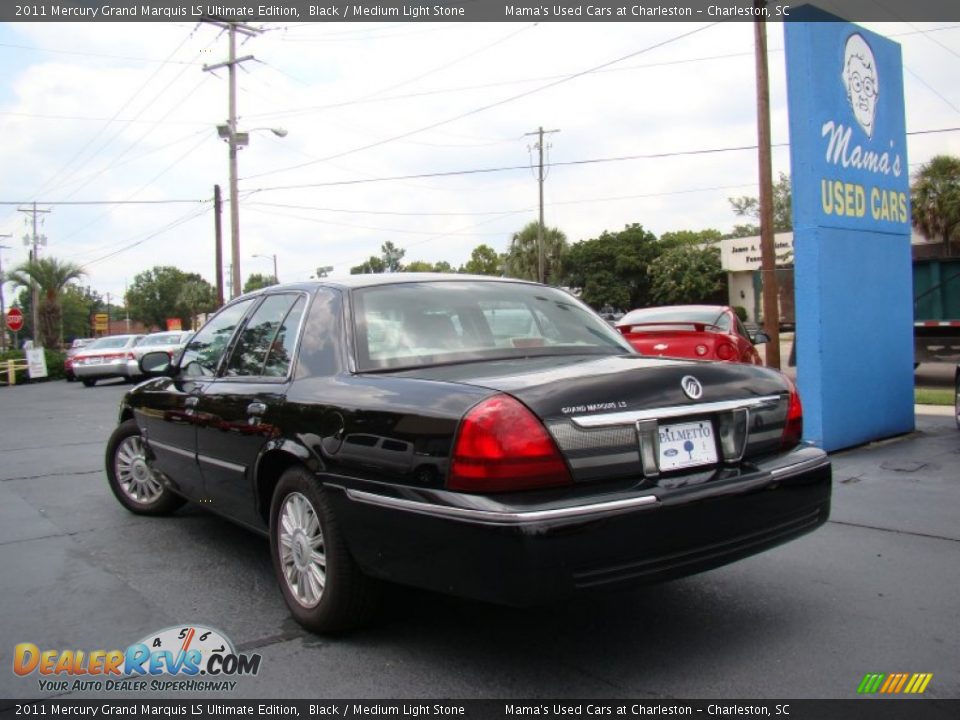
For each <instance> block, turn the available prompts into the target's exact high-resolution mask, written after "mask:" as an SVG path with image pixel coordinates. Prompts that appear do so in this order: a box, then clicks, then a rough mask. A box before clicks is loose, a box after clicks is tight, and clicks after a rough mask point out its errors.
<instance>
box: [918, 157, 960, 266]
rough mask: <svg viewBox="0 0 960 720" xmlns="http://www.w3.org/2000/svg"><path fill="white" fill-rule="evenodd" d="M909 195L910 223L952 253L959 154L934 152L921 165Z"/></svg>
mask: <svg viewBox="0 0 960 720" xmlns="http://www.w3.org/2000/svg"><path fill="white" fill-rule="evenodd" d="M910 196H911V204H912V213H913V226H914V227H915V228H916V229H917V230H918V231H920V232H921V233H923V235H924V236H925V237H927V238H929V239H931V240H934V239H936V240H940V241H941V242H943V249H944V252H946V253H947V254H948V255H952V254H953V248H952V243H953V242H954V241H956V240H958V239H960V158H956V157H952V156H950V155H937V156H935V157H934V158H932V159H931V160H930V162H928V163H925V164H923V165H921V166H920V169H919V170H917V172H916V174H915V175H914V176H913V184H912V185H911V186H910Z"/></svg>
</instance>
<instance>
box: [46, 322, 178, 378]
mask: <svg viewBox="0 0 960 720" xmlns="http://www.w3.org/2000/svg"><path fill="white" fill-rule="evenodd" d="M190 335H191V333H190V332H183V331H175V332H158V333H151V334H149V335H137V334H133V335H108V336H106V337H102V338H97V339H82V340H74V345H79V346H78V347H71V349H70V351H68V353H67V357H66V359H65V360H64V370H65V371H66V374H67V380H74V379H79V380H80V381H81V382H82V383H83V384H84V385H85V386H87V387H92V386H93V385H95V384H96V382H97V380H106V379H108V378H118V377H120V378H125V379H127V380H136V379H137V378H139V377H140V376H141V372H140V366H139V361H140V358H141V357H142V356H143V355H144V354H145V353H147V352H153V351H161V352H166V353H167V354H168V355H169V356H171V357H172V356H173V354H174V353H175V352H176V351H177V350H179V349H180V348H182V347H183V345H184V344H185V343H186V341H187V338H189V337H190Z"/></svg>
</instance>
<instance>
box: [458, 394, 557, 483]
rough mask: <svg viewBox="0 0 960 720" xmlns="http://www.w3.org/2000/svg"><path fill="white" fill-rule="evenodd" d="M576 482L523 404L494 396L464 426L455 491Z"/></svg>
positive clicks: (542, 427) (464, 421)
mask: <svg viewBox="0 0 960 720" xmlns="http://www.w3.org/2000/svg"><path fill="white" fill-rule="evenodd" d="M572 482H573V480H572V479H571V477H570V472H569V470H567V465H566V463H565V462H564V461H563V458H562V457H561V456H560V451H559V450H558V449H557V446H556V444H555V443H554V442H553V439H552V438H551V437H550V435H549V434H548V433H547V429H546V428H545V427H544V426H543V424H542V423H541V422H540V421H539V420H538V419H537V418H536V416H534V414H533V413H532V412H530V411H529V410H528V409H527V408H526V407H525V406H524V405H522V404H521V403H520V402H519V401H518V400H515V399H514V398H512V397H510V396H508V395H495V396H494V397H492V398H489V399H487V400H484V401H483V402H481V403H480V404H478V405H477V406H475V407H474V408H473V409H472V410H470V412H468V413H467V415H466V417H464V418H463V421H462V422H461V423H460V431H459V433H458V434H457V440H456V442H455V443H454V446H453V458H452V460H451V463H450V474H449V477H448V478H447V487H448V488H450V489H451V490H462V491H466V492H502V491H509V490H529V489H532V488H545V487H557V486H560V485H570V484H572Z"/></svg>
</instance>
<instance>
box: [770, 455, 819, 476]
mask: <svg viewBox="0 0 960 720" xmlns="http://www.w3.org/2000/svg"><path fill="white" fill-rule="evenodd" d="M829 465H830V457H829V456H828V455H827V454H826V453H823V454H821V455H817V456H816V457H812V458H806V459H804V460H801V461H800V462H795V463H793V464H792V465H785V466H784V467H778V468H774V469H773V470H771V471H770V475H771V476H773V479H774V480H783V479H784V478H789V477H793V476H794V475H799V474H801V473H805V472H809V471H811V470H818V469H820V468H822V467H827V466H829Z"/></svg>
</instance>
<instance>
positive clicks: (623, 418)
mask: <svg viewBox="0 0 960 720" xmlns="http://www.w3.org/2000/svg"><path fill="white" fill-rule="evenodd" d="M779 402H780V396H779V395H766V396H764V397H757V398H745V399H743V400H722V401H720V402H711V403H699V404H694V405H674V406H672V407H664V408H656V409H651V410H628V411H626V412H616V413H604V414H603V415H577V416H575V417H571V418H570V420H571V421H572V422H573V423H574V425H579V426H580V427H585V428H595V427H606V426H608V425H632V424H634V423H636V422H642V421H644V420H665V419H667V418H678V417H685V416H688V415H711V414H714V413H722V412H730V411H732V410H742V409H750V408H759V407H767V406H769V405H776V404H777V403H779Z"/></svg>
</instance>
